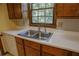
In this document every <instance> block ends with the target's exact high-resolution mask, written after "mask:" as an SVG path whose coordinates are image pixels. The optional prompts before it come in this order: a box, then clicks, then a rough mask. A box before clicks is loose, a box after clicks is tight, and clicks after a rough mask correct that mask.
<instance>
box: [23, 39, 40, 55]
mask: <svg viewBox="0 0 79 59" xmlns="http://www.w3.org/2000/svg"><path fill="white" fill-rule="evenodd" d="M24 46H25V55H26V56H40V44H38V43H35V42H32V41H27V40H24Z"/></svg>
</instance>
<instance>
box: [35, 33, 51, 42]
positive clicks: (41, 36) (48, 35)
mask: <svg viewBox="0 0 79 59" xmlns="http://www.w3.org/2000/svg"><path fill="white" fill-rule="evenodd" d="M51 36H52V33H45V32H38V33H37V34H36V35H35V38H36V39H39V40H45V41H49V40H50V38H51Z"/></svg>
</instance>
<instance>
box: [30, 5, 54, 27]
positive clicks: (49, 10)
mask: <svg viewBox="0 0 79 59" xmlns="http://www.w3.org/2000/svg"><path fill="white" fill-rule="evenodd" d="M53 11H54V4H53V3H32V4H30V12H31V13H30V15H31V18H30V19H31V22H30V24H31V25H37V26H38V25H40V26H53V25H55V21H54V12H53ZM54 27H55V26H54Z"/></svg>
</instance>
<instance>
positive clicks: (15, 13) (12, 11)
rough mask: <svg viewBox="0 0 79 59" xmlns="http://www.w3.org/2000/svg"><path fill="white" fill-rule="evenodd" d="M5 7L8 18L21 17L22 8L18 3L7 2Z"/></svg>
mask: <svg viewBox="0 0 79 59" xmlns="http://www.w3.org/2000/svg"><path fill="white" fill-rule="evenodd" d="M7 9H8V16H9V19H22V10H21V4H20V3H8V4H7Z"/></svg>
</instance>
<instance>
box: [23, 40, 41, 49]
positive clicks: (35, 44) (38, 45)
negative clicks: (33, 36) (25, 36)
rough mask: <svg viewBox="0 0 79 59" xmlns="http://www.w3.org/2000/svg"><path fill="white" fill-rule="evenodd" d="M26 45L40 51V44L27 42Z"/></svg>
mask: <svg viewBox="0 0 79 59" xmlns="http://www.w3.org/2000/svg"><path fill="white" fill-rule="evenodd" d="M24 44H25V46H28V47H32V48H34V49H38V50H40V44H39V43H36V42H32V41H27V40H25V41H24Z"/></svg>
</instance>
